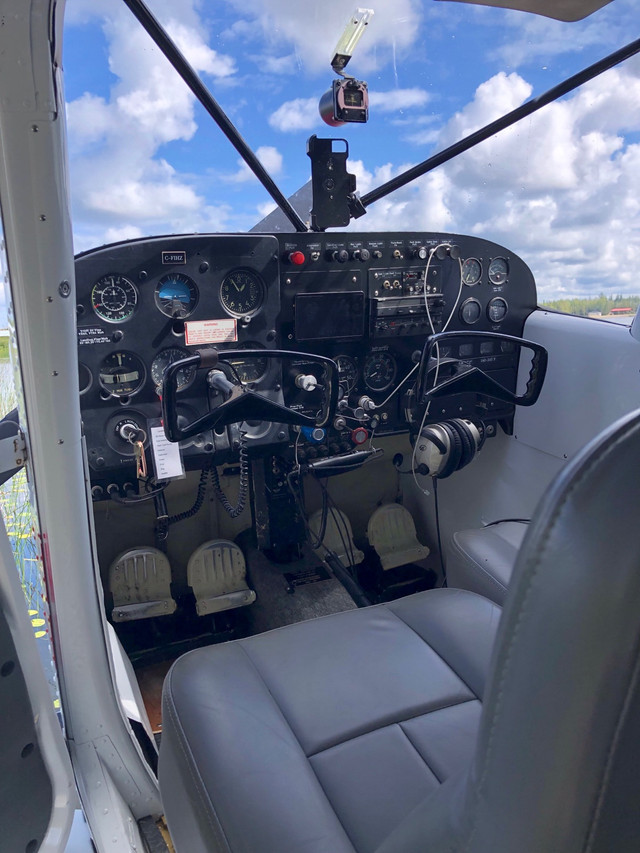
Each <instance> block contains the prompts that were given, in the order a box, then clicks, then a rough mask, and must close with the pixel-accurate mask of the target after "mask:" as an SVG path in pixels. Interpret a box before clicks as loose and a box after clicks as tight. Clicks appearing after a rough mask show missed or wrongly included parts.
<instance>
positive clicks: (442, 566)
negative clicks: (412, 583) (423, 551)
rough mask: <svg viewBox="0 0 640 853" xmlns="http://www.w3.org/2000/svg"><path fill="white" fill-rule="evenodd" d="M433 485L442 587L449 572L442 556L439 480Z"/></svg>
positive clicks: (433, 482)
mask: <svg viewBox="0 0 640 853" xmlns="http://www.w3.org/2000/svg"><path fill="white" fill-rule="evenodd" d="M431 483H432V484H433V503H434V506H435V513H436V535H437V537H438V553H439V555H440V570H441V572H442V586H443V587H444V586H447V570H446V568H445V565H444V556H443V554H442V539H441V538H440V509H439V507H438V479H437V477H432V478H431Z"/></svg>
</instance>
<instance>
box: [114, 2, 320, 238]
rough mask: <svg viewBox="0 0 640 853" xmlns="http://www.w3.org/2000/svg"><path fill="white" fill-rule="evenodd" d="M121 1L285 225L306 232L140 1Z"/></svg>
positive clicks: (202, 84)
mask: <svg viewBox="0 0 640 853" xmlns="http://www.w3.org/2000/svg"><path fill="white" fill-rule="evenodd" d="M124 2H125V4H126V5H127V6H128V7H129V9H130V10H131V12H133V14H134V15H135V17H136V18H137V19H138V21H139V22H140V23H141V24H142V26H143V27H144V29H145V30H146V32H147V33H148V34H149V35H150V36H151V38H152V39H153V41H154V42H155V43H156V45H157V46H158V47H159V48H160V50H161V51H162V53H163V54H164V56H165V57H166V58H167V59H168V60H169V62H170V63H171V64H172V65H173V67H174V68H175V70H176V71H177V72H178V74H179V75H180V77H182V79H183V80H184V82H185V83H186V84H187V86H188V87H189V89H190V90H191V91H192V92H193V94H194V95H195V97H196V98H197V99H198V100H199V101H200V103H201V104H202V106H203V107H204V108H205V110H206V111H207V112H208V113H209V115H210V116H211V118H212V119H213V120H214V121H215V123H216V124H217V125H218V127H219V128H220V130H221V131H222V132H223V133H224V135H225V136H226V137H227V139H228V140H229V142H230V143H231V144H232V145H233V147H234V148H235V149H236V151H237V152H238V154H240V156H241V157H242V159H243V160H244V162H245V163H246V164H247V166H248V167H249V168H250V169H251V171H252V172H253V174H254V175H255V176H256V178H257V179H258V180H259V181H260V183H261V184H262V186H263V187H264V188H265V189H266V191H267V192H268V193H269V195H270V196H271V198H272V199H273V200H274V201H275V203H276V204H277V205H278V207H279V208H280V210H281V211H282V212H283V213H284V215H285V216H286V217H287V219H288V220H289V222H291V224H292V225H293V227H294V228H295V230H296V231H299V232H301V233H306V232H307V231H308V230H309V229H308V228H307V226H306V225H305V224H304V222H303V221H302V219H301V218H300V216H299V214H298V213H297V211H296V210H294V208H293V207H292V205H291V202H290V201H289V200H288V199H287V198H286V197H285V196H284V195H283V194H282V192H281V191H280V189H279V188H278V187H277V186H276V184H275V182H274V180H273V178H272V177H271V176H270V175H269V173H268V172H267V170H266V169H265V167H264V166H263V165H262V163H261V162H260V160H259V159H258V157H257V156H256V155H255V153H254V152H253V150H252V149H251V148H250V146H249V145H247V143H246V142H245V140H244V139H243V138H242V136H241V135H240V133H239V131H238V129H237V128H236V126H235V125H234V124H233V122H232V121H231V119H230V118H229V117H228V116H227V115H226V113H225V112H224V110H223V109H222V107H221V106H220V105H219V104H218V102H217V101H216V100H215V98H214V97H213V95H212V94H211V92H210V91H209V90H208V89H207V87H206V86H205V85H204V83H203V82H202V80H201V79H200V77H198V75H197V74H196V72H195V71H194V69H193V68H192V67H191V65H189V63H188V62H187V60H186V59H185V57H184V56H183V54H182V53H181V52H180V50H179V49H178V48H177V47H176V45H175V44H174V43H173V41H172V40H171V39H170V38H169V36H168V35H167V33H166V32H165V30H164V29H163V28H162V26H161V25H160V24H159V23H158V21H157V20H156V18H155V17H154V16H153V15H152V13H151V12H150V10H149V9H148V7H147V6H146V5H145V4H144V3H143V2H142V0H124Z"/></svg>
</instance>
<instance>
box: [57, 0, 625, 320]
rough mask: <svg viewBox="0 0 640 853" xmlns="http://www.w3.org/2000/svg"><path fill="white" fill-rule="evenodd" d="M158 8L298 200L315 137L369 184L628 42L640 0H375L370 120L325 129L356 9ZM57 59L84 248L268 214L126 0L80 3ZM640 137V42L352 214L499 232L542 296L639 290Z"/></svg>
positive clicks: (274, 0)
mask: <svg viewBox="0 0 640 853" xmlns="http://www.w3.org/2000/svg"><path fill="white" fill-rule="evenodd" d="M149 6H150V8H151V9H152V11H153V13H154V14H155V15H156V16H157V17H158V19H159V20H160V22H161V23H162V24H163V25H164V26H165V27H166V29H167V31H168V32H169V33H170V35H171V36H172V37H173V38H174V39H175V40H176V42H177V44H178V45H179V47H180V48H181V50H182V51H183V53H184V54H185V55H186V57H187V59H188V60H189V62H190V63H191V64H192V65H193V67H194V68H195V69H196V70H197V71H198V72H199V74H200V75H201V76H202V78H203V80H204V81H205V83H206V84H207V86H208V87H209V88H210V89H211V91H212V93H213V94H214V96H215V98H216V99H217V101H218V103H219V104H220V105H221V106H222V108H223V109H224V111H225V112H226V113H227V115H228V116H229V117H230V118H231V119H232V121H233V122H234V123H235V124H236V126H237V127H238V128H239V130H240V133H241V134H242V136H243V137H244V139H245V140H246V141H247V143H248V144H249V145H250V146H251V148H252V149H253V150H254V151H255V152H256V154H257V156H258V157H259V159H260V160H261V161H262V163H263V164H264V166H265V167H266V169H267V171H268V172H269V173H270V175H271V176H272V177H273V178H274V179H275V180H276V182H277V183H278V185H279V186H280V188H281V189H282V191H283V193H284V194H285V196H290V195H292V194H293V193H294V192H295V191H296V190H298V189H299V188H300V187H301V186H302V185H304V184H305V183H306V182H307V181H308V180H309V177H310V160H309V158H308V157H307V156H306V140H307V139H308V137H309V136H310V135H311V134H317V135H318V136H320V137H333V138H345V139H347V141H348V145H349V161H348V163H349V170H350V171H352V172H353V173H355V174H356V176H357V186H358V191H359V192H360V193H361V194H365V193H367V192H368V191H369V190H371V189H373V188H374V187H376V186H378V185H379V184H381V183H383V182H384V181H386V180H388V179H389V178H390V177H392V176H393V175H395V174H397V173H399V172H401V171H402V170H404V169H406V168H407V167H408V166H411V165H414V164H416V163H418V162H420V161H422V160H425V159H426V158H427V157H429V156H431V155H432V154H434V153H435V152H437V151H439V150H441V149H443V148H445V147H446V146H448V145H450V144H452V143H453V142H455V141H457V140H458V139H460V138H462V137H463V136H466V135H467V134H469V133H470V132H472V131H474V130H476V129H478V128H479V127H481V126H483V125H485V124H487V123H488V122H490V121H492V120H494V119H496V118H498V117H499V116H501V115H502V114H504V113H506V112H508V111H509V110H512V109H514V108H515V107H517V106H518V105H520V104H521V103H523V102H524V101H525V100H527V99H529V98H530V97H532V96H536V95H539V94H541V93H542V92H544V91H546V90H547V89H549V88H551V87H552V86H554V85H556V84H557V83H559V82H561V81H562V80H563V79H565V78H566V77H568V76H569V75H571V74H574V73H576V72H577V71H578V70H580V69H582V68H584V67H586V66H587V65H589V64H591V63H593V62H595V61H596V60H598V59H600V58H602V57H604V56H605V55H606V54H608V53H610V52H612V51H613V50H615V49H617V48H619V47H621V46H623V45H624V44H625V43H626V42H627V41H629V40H630V38H632V37H633V36H634V35H635V33H634V26H633V25H634V23H637V7H636V4H635V3H634V2H633V0H614V2H612V3H610V4H609V5H608V6H606V7H605V8H603V9H601V10H600V11H598V12H596V13H595V14H593V15H591V16H590V17H588V18H587V19H585V20H584V21H581V22H577V23H562V22H558V21H554V20H550V19H547V18H543V17H538V16H533V15H530V14H527V13H524V12H515V11H507V10H503V9H492V8H485V7H479V6H472V5H458V4H456V3H436V2H430V0H425V2H418V0H377V2H372V3H371V8H372V9H373V11H374V14H373V17H372V18H371V21H370V23H369V24H368V26H367V29H366V32H365V33H364V35H363V37H362V39H361V41H360V43H359V44H358V46H357V47H356V49H355V51H354V55H353V58H352V60H351V62H350V64H349V66H348V69H347V71H348V72H349V73H350V74H353V75H354V76H356V77H357V78H358V79H360V80H366V81H367V83H368V86H369V93H370V94H369V98H370V118H369V122H368V123H367V124H347V125H344V126H342V127H328V126H327V125H326V124H324V123H323V121H322V119H321V118H320V115H319V112H318V102H319V100H320V98H321V96H322V94H323V93H324V92H325V91H326V90H327V89H328V88H330V86H331V83H332V81H333V80H334V79H337V78H336V75H335V74H334V72H333V71H332V69H331V64H330V63H331V60H332V58H333V56H334V53H335V47H336V43H337V41H338V39H339V37H340V35H341V34H342V32H343V30H344V28H345V25H346V23H347V21H348V20H349V12H350V11H352V12H354V11H355V9H356V7H355V6H354V8H353V9H351V10H350V8H349V7H348V6H345V4H344V3H339V2H337V0H321V2H320V0H317V2H316V0H313V2H307V3H299V2H297V0H243V2H218V3H213V2H204V0H203V2H194V0H180V2H179V3H177V2H175V0H172V2H171V3H169V2H161V1H160V0H152V2H149ZM64 64H65V85H66V97H67V103H68V123H69V142H70V161H71V189H72V200H73V215H74V237H75V247H76V251H83V250H85V249H88V248H90V247H93V246H96V245H100V244H102V243H105V242H112V241H117V240H121V239H128V238H132V237H139V236H143V235H144V236H147V235H152V234H168V233H184V232H193V231H198V232H208V231H245V230H248V229H250V228H252V227H253V226H254V225H255V224H256V223H258V222H259V221H260V220H261V219H262V218H263V217H264V216H265V215H266V214H267V213H268V212H269V211H270V210H272V209H273V208H274V203H273V201H272V200H271V199H270V198H269V196H268V195H267V193H266V192H265V190H264V189H263V188H262V187H261V186H260V184H259V183H258V181H257V180H256V179H255V178H254V177H253V175H252V174H251V173H250V171H249V169H248V167H247V166H246V165H245V164H244V163H243V162H242V161H241V160H240V159H239V156H238V153H237V152H236V151H235V150H234V149H233V148H232V146H231V145H230V143H229V142H228V141H227V140H226V139H225V138H224V137H223V135H222V134H221V133H220V131H219V130H218V128H217V127H216V126H215V125H214V124H213V122H212V121H211V120H210V119H209V117H208V116H207V115H206V114H205V112H204V110H203V109H202V108H201V107H200V105H199V104H197V102H196V101H195V99H194V98H193V96H192V95H191V94H190V93H189V92H188V91H187V89H186V86H185V85H184V83H183V82H182V81H181V80H180V79H179V78H178V76H177V74H176V72H175V71H174V70H173V69H172V68H171V67H170V65H169V63H168V62H167V60H166V59H165V57H164V56H163V55H162V54H161V52H160V51H159V50H158V49H157V48H156V47H155V46H154V45H153V44H152V42H151V40H150V38H149V36H148V35H147V34H146V33H145V32H144V31H143V29H142V28H141V27H140V26H139V25H138V23H137V22H136V21H135V19H134V18H133V16H132V14H131V12H130V11H129V10H128V9H127V8H126V7H125V5H124V4H123V3H120V2H117V0H101V2H95V0H68V4H67V13H66V32H65V57H64ZM639 131H640V58H638V57H637V56H636V57H634V58H632V59H630V60H627V61H626V62H625V63H624V64H622V65H620V66H618V67H616V68H614V69H612V70H610V71H608V72H606V73H605V74H604V75H602V76H600V77H598V78H597V79H595V80H594V81H592V82H590V83H588V84H586V85H585V86H583V87H581V88H580V89H578V90H576V91H575V92H573V93H572V94H570V95H568V96H566V97H565V98H563V99H562V100H561V101H559V102H557V103H555V104H552V105H550V106H547V107H545V108H544V109H543V110H541V111H540V112H539V113H537V114H535V115H533V116H531V117H530V118H527V119H525V120H524V121H522V122H520V123H519V124H518V125H516V126H514V127H512V128H510V129H507V130H505V131H503V132H502V133H500V134H499V135H496V136H494V137H492V138H490V139H489V140H487V141H486V142H484V143H482V144H481V145H479V146H477V147H476V148H474V149H472V150H471V151H469V152H467V153H466V154H463V155H461V156H459V157H457V158H456V159H455V160H453V161H451V162H449V163H448V164H446V165H444V166H441V167H439V168H437V169H435V170H434V171H433V172H431V173H429V174H428V175H426V176H424V177H423V178H421V179H418V180H417V181H415V182H414V183H413V184H411V185H410V186H408V187H406V188H404V189H401V190H399V191H397V192H396V193H394V194H393V195H391V196H388V197H387V198H384V199H382V200H381V201H379V202H377V203H376V204H373V205H371V207H370V208H369V209H368V211H367V213H366V215H365V216H362V217H361V218H359V219H357V220H355V221H353V222H352V223H351V225H350V227H351V228H353V229H357V230H359V231H363V230H388V229H394V230H409V229H412V230H431V231H434V230H442V231H454V232H457V233H466V234H469V235H476V236H481V237H485V238H487V239H491V240H495V241H497V242H499V243H502V244H504V245H505V246H508V247H509V248H510V249H511V250H513V251H514V252H516V253H518V254H519V255H521V256H522V257H523V258H524V259H525V260H526V261H527V263H528V264H529V265H530V266H531V268H532V270H533V272H534V275H535V277H536V281H537V286H538V297H539V300H540V301H542V302H544V301H549V300H560V299H566V300H568V299H570V298H574V299H587V298H590V297H598V296H599V295H600V294H606V295H609V296H615V295H618V294H620V295H625V296H626V295H632V294H635V293H638V291H639V288H638V285H637V281H636V278H637V276H636V272H637V269H638V267H639V266H640V228H639V222H640V215H639V207H640V202H639V199H640V137H639ZM303 218H304V219H305V220H306V219H307V216H306V213H305V212H303ZM616 304H618V303H616ZM622 304H624V300H623V303H619V305H622Z"/></svg>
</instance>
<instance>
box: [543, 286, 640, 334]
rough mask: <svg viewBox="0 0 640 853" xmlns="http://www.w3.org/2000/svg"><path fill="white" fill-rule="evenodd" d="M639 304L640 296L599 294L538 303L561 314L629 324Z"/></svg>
mask: <svg viewBox="0 0 640 853" xmlns="http://www.w3.org/2000/svg"><path fill="white" fill-rule="evenodd" d="M639 305H640V296H623V295H618V296H605V295H604V294H600V296H596V297H590V298H586V299H575V298H574V299H552V300H548V301H544V302H541V303H540V307H541V308H550V309H551V310H552V311H560V312H561V313H562V314H575V315H576V316H578V317H592V318H594V319H596V320H608V321H609V322H613V323H622V324H623V325H625V326H630V325H631V323H632V322H633V318H634V317H635V315H636V311H637V309H638V306H639Z"/></svg>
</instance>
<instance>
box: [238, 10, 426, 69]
mask: <svg viewBox="0 0 640 853" xmlns="http://www.w3.org/2000/svg"><path fill="white" fill-rule="evenodd" d="M231 2H232V3H233V5H234V6H235V7H236V8H238V9H239V11H240V12H241V13H242V14H243V15H245V16H246V17H247V18H249V16H250V15H253V17H254V23H253V27H256V26H257V27H258V28H259V29H260V30H261V31H262V34H263V35H264V37H265V41H267V42H271V43H272V45H273V53H274V54H275V55H277V56H280V55H281V54H282V45H283V44H285V45H293V46H294V52H295V54H296V55H297V56H300V57H303V58H304V65H305V67H306V68H308V69H310V70H311V71H314V72H315V71H318V70H321V69H328V68H329V63H330V62H331V59H332V58H333V52H334V49H335V46H336V44H337V42H338V39H339V38H340V36H341V35H342V33H343V31H344V28H345V26H346V24H347V22H348V20H349V14H350V9H352V8H353V7H349V6H345V4H344V3H343V2H342V0H323V2H322V3H304V2H300V0H231ZM372 6H373V7H374V9H375V14H374V16H373V18H372V19H371V22H370V23H369V24H368V26H367V31H366V32H365V33H364V35H363V37H362V40H361V42H360V43H359V44H358V46H357V48H356V51H355V54H354V58H353V59H352V60H351V65H350V66H349V70H350V71H351V66H353V68H354V71H353V73H354V74H355V73H356V69H357V73H358V74H360V73H365V72H367V71H370V70H371V69H374V68H377V67H379V65H380V62H381V60H382V61H386V58H387V57H390V56H392V55H396V54H399V53H402V52H403V51H404V50H406V49H407V48H408V47H410V46H411V45H412V44H413V43H414V41H415V40H416V39H417V38H418V35H419V30H420V20H421V15H422V3H421V2H419V0H377V2H376V3H375V4H372ZM253 27H252V28H247V30H246V31H251V29H253Z"/></svg>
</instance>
